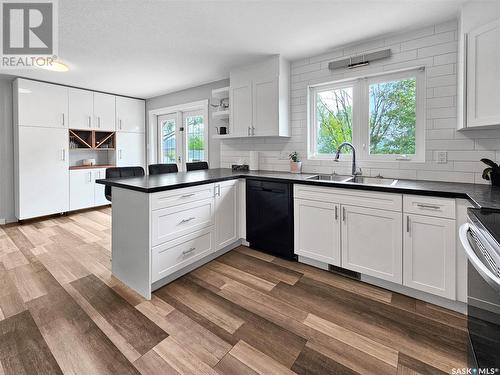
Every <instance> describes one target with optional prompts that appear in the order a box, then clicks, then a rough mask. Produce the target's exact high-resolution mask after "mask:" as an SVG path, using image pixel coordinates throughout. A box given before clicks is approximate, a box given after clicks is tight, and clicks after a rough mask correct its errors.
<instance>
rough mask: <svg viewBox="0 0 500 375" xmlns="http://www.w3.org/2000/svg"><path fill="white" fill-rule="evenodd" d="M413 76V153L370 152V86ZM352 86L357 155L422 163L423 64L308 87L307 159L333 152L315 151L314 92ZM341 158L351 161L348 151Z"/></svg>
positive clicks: (326, 156)
mask: <svg viewBox="0 0 500 375" xmlns="http://www.w3.org/2000/svg"><path fill="white" fill-rule="evenodd" d="M407 78H415V80H416V103H415V106H416V107H415V109H416V123H415V154H414V155H403V154H370V147H369V141H370V139H369V138H370V137H369V134H370V133H369V132H370V124H369V113H370V106H369V100H370V98H369V87H370V84H373V83H377V82H388V81H394V80H403V79H407ZM345 87H353V99H352V102H353V104H352V105H353V110H352V144H353V145H354V147H355V148H356V156H357V157H358V159H359V160H361V161H371V162H373V161H376V162H387V161H391V162H394V161H402V162H424V161H425V122H426V108H425V104H426V102H425V100H426V87H425V69H424V68H423V67H417V68H411V69H405V70H401V71H393V72H384V73H378V74H373V75H369V76H364V77H357V78H350V79H344V80H339V81H334V82H329V83H322V84H318V85H311V86H309V87H308V98H307V101H308V103H309V105H308V115H307V123H308V126H307V127H308V132H307V136H308V140H307V144H308V149H307V154H308V159H309V160H333V159H334V158H335V154H319V153H318V152H317V146H318V142H317V134H318V132H317V130H318V124H317V116H316V115H317V113H316V104H317V93H318V92H322V91H327V90H332V89H339V88H345ZM340 160H351V156H350V155H349V154H341V155H340Z"/></svg>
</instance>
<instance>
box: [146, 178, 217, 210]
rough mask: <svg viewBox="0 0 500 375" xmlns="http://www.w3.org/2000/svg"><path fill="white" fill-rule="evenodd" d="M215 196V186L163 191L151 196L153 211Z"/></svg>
mask: <svg viewBox="0 0 500 375" xmlns="http://www.w3.org/2000/svg"><path fill="white" fill-rule="evenodd" d="M213 196H214V184H205V185H200V186H193V187H188V188H183V189H174V190H168V191H162V192H159V193H154V194H153V195H152V196H151V209H152V210H158V209H160V208H165V207H171V206H175V205H179V204H184V203H189V202H194V201H199V200H202V199H208V198H212V197H213Z"/></svg>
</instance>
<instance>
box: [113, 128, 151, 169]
mask: <svg viewBox="0 0 500 375" xmlns="http://www.w3.org/2000/svg"><path fill="white" fill-rule="evenodd" d="M145 147H146V141H145V137H144V133H128V132H116V166H117V167H133V166H141V167H143V168H145V164H146V150H145Z"/></svg>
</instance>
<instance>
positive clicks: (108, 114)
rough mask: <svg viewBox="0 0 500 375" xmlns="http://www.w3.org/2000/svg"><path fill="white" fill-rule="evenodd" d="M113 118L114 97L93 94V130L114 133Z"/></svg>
mask: <svg viewBox="0 0 500 375" xmlns="http://www.w3.org/2000/svg"><path fill="white" fill-rule="evenodd" d="M115 118H116V116H115V96H114V95H110V94H102V93H100V92H94V128H95V129H98V130H106V131H114V130H115V129H116V125H115Z"/></svg>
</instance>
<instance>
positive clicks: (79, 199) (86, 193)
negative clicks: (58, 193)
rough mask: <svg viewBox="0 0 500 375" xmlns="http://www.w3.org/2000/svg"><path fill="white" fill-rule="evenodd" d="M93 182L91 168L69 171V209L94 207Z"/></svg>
mask: <svg viewBox="0 0 500 375" xmlns="http://www.w3.org/2000/svg"><path fill="white" fill-rule="evenodd" d="M94 196H95V183H94V178H93V173H92V170H91V169H74V170H70V171H69V209H70V210H81V209H84V208H90V207H94V203H95V199H94Z"/></svg>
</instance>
